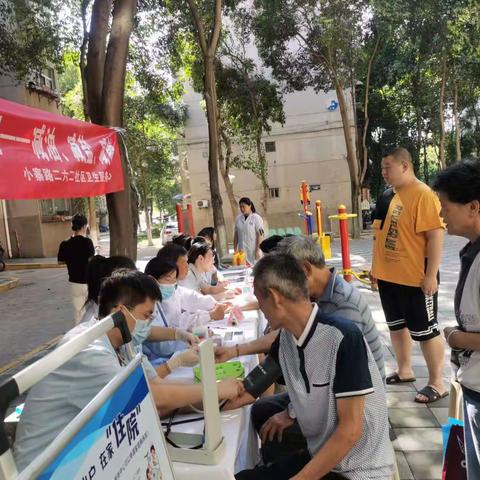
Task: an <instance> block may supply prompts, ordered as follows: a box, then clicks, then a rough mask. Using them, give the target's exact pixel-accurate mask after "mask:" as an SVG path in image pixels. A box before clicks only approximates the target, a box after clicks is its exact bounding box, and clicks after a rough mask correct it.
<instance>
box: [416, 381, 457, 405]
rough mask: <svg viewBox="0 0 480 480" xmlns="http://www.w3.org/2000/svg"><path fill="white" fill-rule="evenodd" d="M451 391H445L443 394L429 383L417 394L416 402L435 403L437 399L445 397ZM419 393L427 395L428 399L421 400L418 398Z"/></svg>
mask: <svg viewBox="0 0 480 480" xmlns="http://www.w3.org/2000/svg"><path fill="white" fill-rule="evenodd" d="M448 393H449V392H445V393H443V394H441V393H440V392H439V391H438V390H437V389H436V388H435V387H432V386H431V385H427V386H426V387H423V388H422V389H421V390H419V391H418V393H417V395H415V402H417V403H433V402H436V401H437V400H440V399H442V398H445V397H446V396H447V395H448ZM418 395H423V396H425V397H427V399H428V400H426V401H425V400H419V399H418V398H417V396H418Z"/></svg>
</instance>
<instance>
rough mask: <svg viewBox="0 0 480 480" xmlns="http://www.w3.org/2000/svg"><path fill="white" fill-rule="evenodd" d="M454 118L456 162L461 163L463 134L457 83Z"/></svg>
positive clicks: (455, 86)
mask: <svg viewBox="0 0 480 480" xmlns="http://www.w3.org/2000/svg"><path fill="white" fill-rule="evenodd" d="M453 118H454V120H455V161H457V162H459V161H460V160H461V159H462V147H461V139H462V132H461V130H460V116H459V113H458V85H457V82H455V85H454V98H453Z"/></svg>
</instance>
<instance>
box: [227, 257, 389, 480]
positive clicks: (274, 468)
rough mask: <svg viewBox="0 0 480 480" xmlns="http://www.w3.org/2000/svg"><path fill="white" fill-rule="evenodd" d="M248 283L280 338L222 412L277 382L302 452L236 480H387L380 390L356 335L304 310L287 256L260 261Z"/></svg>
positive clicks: (300, 274)
mask: <svg viewBox="0 0 480 480" xmlns="http://www.w3.org/2000/svg"><path fill="white" fill-rule="evenodd" d="M254 276H255V280H254V290H255V296H256V297H257V299H258V303H259V307H260V309H261V310H262V311H263V313H264V314H265V316H266V318H267V319H268V321H269V323H270V325H271V327H272V328H274V329H279V330H280V333H279V334H278V336H277V338H276V339H275V341H274V343H273V345H272V347H271V349H270V353H269V356H268V357H267V359H266V361H265V364H264V365H262V366H261V367H257V369H255V370H254V371H253V372H252V373H251V374H250V375H249V376H248V377H247V378H246V379H245V382H244V384H245V389H246V392H245V394H244V395H243V396H241V397H240V398H239V399H238V400H234V401H233V402H231V404H230V405H229V406H230V407H232V408H234V407H238V406H240V405H244V404H247V403H252V402H253V401H254V400H255V397H257V396H258V395H260V394H261V391H262V390H264V389H265V388H267V387H268V384H270V383H273V381H275V380H276V379H278V378H280V376H283V379H284V381H285V384H286V387H287V391H288V394H289V397H290V400H291V403H292V405H293V409H294V411H295V413H296V415H297V420H298V423H299V425H300V428H301V431H302V433H303V435H304V436H305V439H306V442H307V449H305V450H300V451H294V452H293V453H291V454H290V455H288V456H285V457H283V458H281V459H278V460H277V461H275V462H272V463H269V464H267V465H264V466H261V467H257V468H255V469H252V470H244V471H242V472H240V473H238V474H237V475H236V479H237V480H256V479H261V480H269V479H272V480H273V479H275V480H282V479H285V480H318V479H324V480H327V479H328V480H334V479H335V480H336V479H350V480H373V479H378V480H387V479H390V477H391V475H392V469H393V450H392V447H391V444H390V441H389V436H388V415H387V405H386V396H385V389H384V385H383V381H382V378H381V376H380V372H379V370H378V367H377V365H376V364H375V361H374V360H373V356H372V354H371V352H370V350H369V348H368V347H367V344H366V342H365V339H364V337H363V335H362V333H361V332H360V330H359V329H358V328H357V327H356V326H355V325H354V324H353V323H352V322H350V321H348V320H345V319H343V318H342V317H341V316H340V315H326V314H323V313H321V311H320V309H319V307H318V305H316V304H315V303H311V301H310V298H309V292H308V289H307V279H306V276H305V272H304V270H303V269H302V267H301V265H300V264H299V263H298V262H297V261H295V259H294V258H293V257H292V256H290V255H286V254H272V255H267V256H265V257H264V258H263V259H261V260H260V261H259V262H258V263H257V264H256V265H255V268H254Z"/></svg>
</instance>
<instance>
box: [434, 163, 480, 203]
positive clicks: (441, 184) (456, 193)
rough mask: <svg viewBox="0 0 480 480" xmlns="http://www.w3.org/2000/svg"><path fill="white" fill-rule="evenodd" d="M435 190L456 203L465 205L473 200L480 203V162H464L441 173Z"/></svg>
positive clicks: (436, 180) (437, 178) (435, 184)
mask: <svg viewBox="0 0 480 480" xmlns="http://www.w3.org/2000/svg"><path fill="white" fill-rule="evenodd" d="M433 189H434V190H435V191H437V192H441V193H444V194H445V195H446V196H447V197H448V199H449V200H450V201H452V202H455V203H461V204H463V205H465V204H466V203H469V202H472V201H473V200H478V201H480V160H478V159H473V158H472V159H467V160H462V161H461V162H458V163H454V164H453V165H451V166H450V167H448V168H447V169H445V170H443V171H441V172H440V173H439V174H438V175H437V177H436V179H435V182H434V184H433Z"/></svg>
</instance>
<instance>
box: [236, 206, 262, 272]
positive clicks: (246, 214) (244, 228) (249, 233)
mask: <svg viewBox="0 0 480 480" xmlns="http://www.w3.org/2000/svg"><path fill="white" fill-rule="evenodd" d="M238 204H239V207H240V212H241V213H240V215H239V216H238V217H237V219H236V220H235V232H234V236H233V248H234V250H235V251H238V250H242V251H244V252H245V254H246V257H247V262H248V263H249V264H250V265H253V264H254V263H255V262H256V261H257V260H259V259H260V257H261V256H262V252H261V250H260V244H261V243H262V241H263V239H264V237H265V231H264V226H263V219H262V217H261V216H260V215H259V214H258V213H256V211H255V205H254V204H253V202H252V201H251V200H250V199H249V198H248V197H243V198H241V199H240V201H239V202H238Z"/></svg>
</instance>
